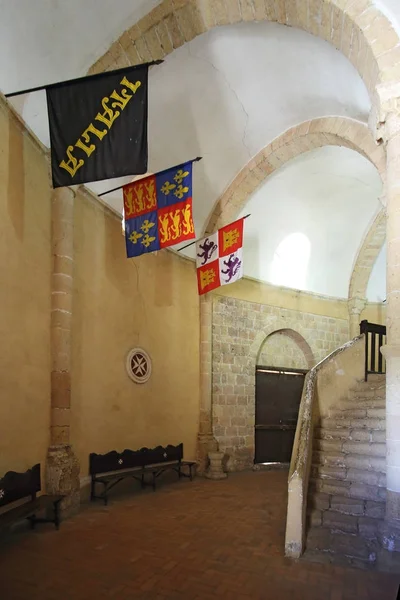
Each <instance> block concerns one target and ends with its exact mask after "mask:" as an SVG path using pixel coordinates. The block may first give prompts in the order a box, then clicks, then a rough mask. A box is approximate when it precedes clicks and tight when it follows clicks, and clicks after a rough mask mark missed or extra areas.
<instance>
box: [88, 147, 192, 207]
mask: <svg viewBox="0 0 400 600" xmlns="http://www.w3.org/2000/svg"><path fill="white" fill-rule="evenodd" d="M202 158H203V157H202V156H197V157H196V158H194V159H193V160H185V162H183V163H180V164H179V165H174V166H173V167H169V168H168V169H164V171H170V170H171V169H178V168H179V167H182V166H183V165H185V164H186V163H188V162H199V160H201V159H202ZM164 171H158V172H157V175H158V174H159V173H164ZM155 174H156V173H155ZM147 177H151V175H146V177H141V178H140V179H136V180H135V181H132V183H136V182H137V181H141V179H147ZM126 185H130V184H129V183H124V185H119V186H118V187H116V188H112V190H107V191H106V192H102V193H101V194H97V195H98V197H99V198H100V197H101V196H105V195H106V194H111V192H116V191H117V190H121V189H122V188H123V187H125V186H126Z"/></svg>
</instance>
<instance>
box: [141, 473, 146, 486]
mask: <svg viewBox="0 0 400 600" xmlns="http://www.w3.org/2000/svg"><path fill="white" fill-rule="evenodd" d="M141 484H142V489H144V487H145V485H144V473H142V477H141Z"/></svg>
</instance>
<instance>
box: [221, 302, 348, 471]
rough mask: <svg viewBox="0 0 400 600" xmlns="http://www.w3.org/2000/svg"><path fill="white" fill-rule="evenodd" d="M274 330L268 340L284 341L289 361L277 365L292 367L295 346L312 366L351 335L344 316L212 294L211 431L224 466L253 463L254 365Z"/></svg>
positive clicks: (241, 466)
mask: <svg viewBox="0 0 400 600" xmlns="http://www.w3.org/2000/svg"><path fill="white" fill-rule="evenodd" d="M278 331H279V332H281V335H279V336H277V335H275V336H273V337H272V338H270V339H273V338H274V337H275V339H276V340H278V342H279V340H283V341H284V343H283V344H282V346H281V352H279V353H277V356H278V357H279V358H280V359H281V358H282V360H283V359H287V361H288V364H287V365H283V364H280V365H278V366H280V367H285V366H287V367H290V366H292V364H291V361H293V359H294V358H295V357H294V354H292V352H293V349H294V348H293V347H294V344H296V345H297V348H298V349H300V350H301V352H302V354H303V356H304V363H303V364H305V365H307V366H306V368H310V367H312V366H313V365H314V364H316V363H317V362H319V361H320V360H321V359H322V358H324V357H325V356H327V355H328V354H329V353H330V352H332V351H333V350H335V348H338V347H339V346H341V345H342V344H344V343H345V342H346V341H348V339H349V325H348V321H346V320H344V319H336V318H331V317H324V316H320V315H314V314H310V313H305V312H299V311H295V310H289V309H282V308H277V307H274V306H267V305H262V304H257V303H254V302H247V301H244V300H238V299H236V298H226V297H220V296H215V297H214V299H213V318H212V348H213V366H212V394H213V432H214V436H215V438H216V439H217V441H218V443H219V447H220V449H221V451H222V452H225V454H226V455H228V456H229V458H228V460H227V468H228V470H232V471H233V470H240V469H246V468H250V467H251V466H252V465H253V461H254V425H255V366H256V364H257V362H258V359H260V357H262V356H263V354H262V350H264V356H265V352H266V351H267V349H268V344H269V342H268V341H267V342H266V340H267V338H268V337H269V336H271V335H272V334H274V333H275V334H276V332H278ZM285 338H286V341H285ZM287 338H289V339H290V343H288V342H287ZM276 343H277V342H275V341H274V342H273V344H272V346H271V349H272V348H275V350H276ZM260 351H261V353H260ZM288 351H290V352H288ZM285 352H286V357H285ZM296 356H298V351H296ZM279 362H281V360H279ZM270 366H274V365H270Z"/></svg>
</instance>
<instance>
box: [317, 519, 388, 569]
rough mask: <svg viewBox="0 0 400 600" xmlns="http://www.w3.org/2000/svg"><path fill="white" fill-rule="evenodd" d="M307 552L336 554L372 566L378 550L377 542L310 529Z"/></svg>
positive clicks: (320, 528)
mask: <svg viewBox="0 0 400 600" xmlns="http://www.w3.org/2000/svg"><path fill="white" fill-rule="evenodd" d="M306 548H307V550H311V551H312V550H316V551H320V552H329V553H335V554H336V553H337V554H339V555H345V556H348V557H352V558H356V559H360V560H363V561H365V562H368V563H371V564H373V563H374V562H375V561H376V555H377V552H378V550H379V546H378V544H377V542H375V541H374V540H366V539H365V538H362V537H360V536H356V535H351V534H348V533H347V534H346V533H339V532H335V531H332V530H330V529H327V528H325V527H312V528H311V529H310V530H309V532H308V535H307V540H306Z"/></svg>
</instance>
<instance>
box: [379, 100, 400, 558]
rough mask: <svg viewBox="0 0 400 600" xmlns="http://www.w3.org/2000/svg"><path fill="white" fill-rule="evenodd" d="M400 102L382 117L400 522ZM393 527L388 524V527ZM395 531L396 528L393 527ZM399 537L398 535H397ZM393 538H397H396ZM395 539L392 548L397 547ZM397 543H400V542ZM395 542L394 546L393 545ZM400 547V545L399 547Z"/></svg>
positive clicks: (388, 350)
mask: <svg viewBox="0 0 400 600" xmlns="http://www.w3.org/2000/svg"><path fill="white" fill-rule="evenodd" d="M399 109H400V104H399V103H398V102H397V101H392V102H390V109H389V110H388V112H387V113H386V114H385V116H384V120H382V117H381V119H380V121H381V123H382V122H384V124H385V131H384V138H385V141H386V152H387V171H386V175H387V222H386V239H387V263H386V291H387V295H386V298H387V302H386V306H387V308H386V328H387V337H386V346H384V347H383V349H382V353H383V354H384V356H385V358H386V481H387V483H386V487H387V500H386V518H387V521H388V523H391V522H392V523H393V524H394V527H395V525H396V523H397V524H398V525H400V110H399ZM389 530H390V527H389V528H388V531H389ZM393 531H394V528H393ZM396 537H397V536H396ZM392 541H393V540H392ZM393 544H394V542H393V543H392V544H391V543H390V542H388V548H389V549H394V546H393ZM396 545H397V544H396ZM391 546H392V547H391ZM396 549H398V548H396Z"/></svg>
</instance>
